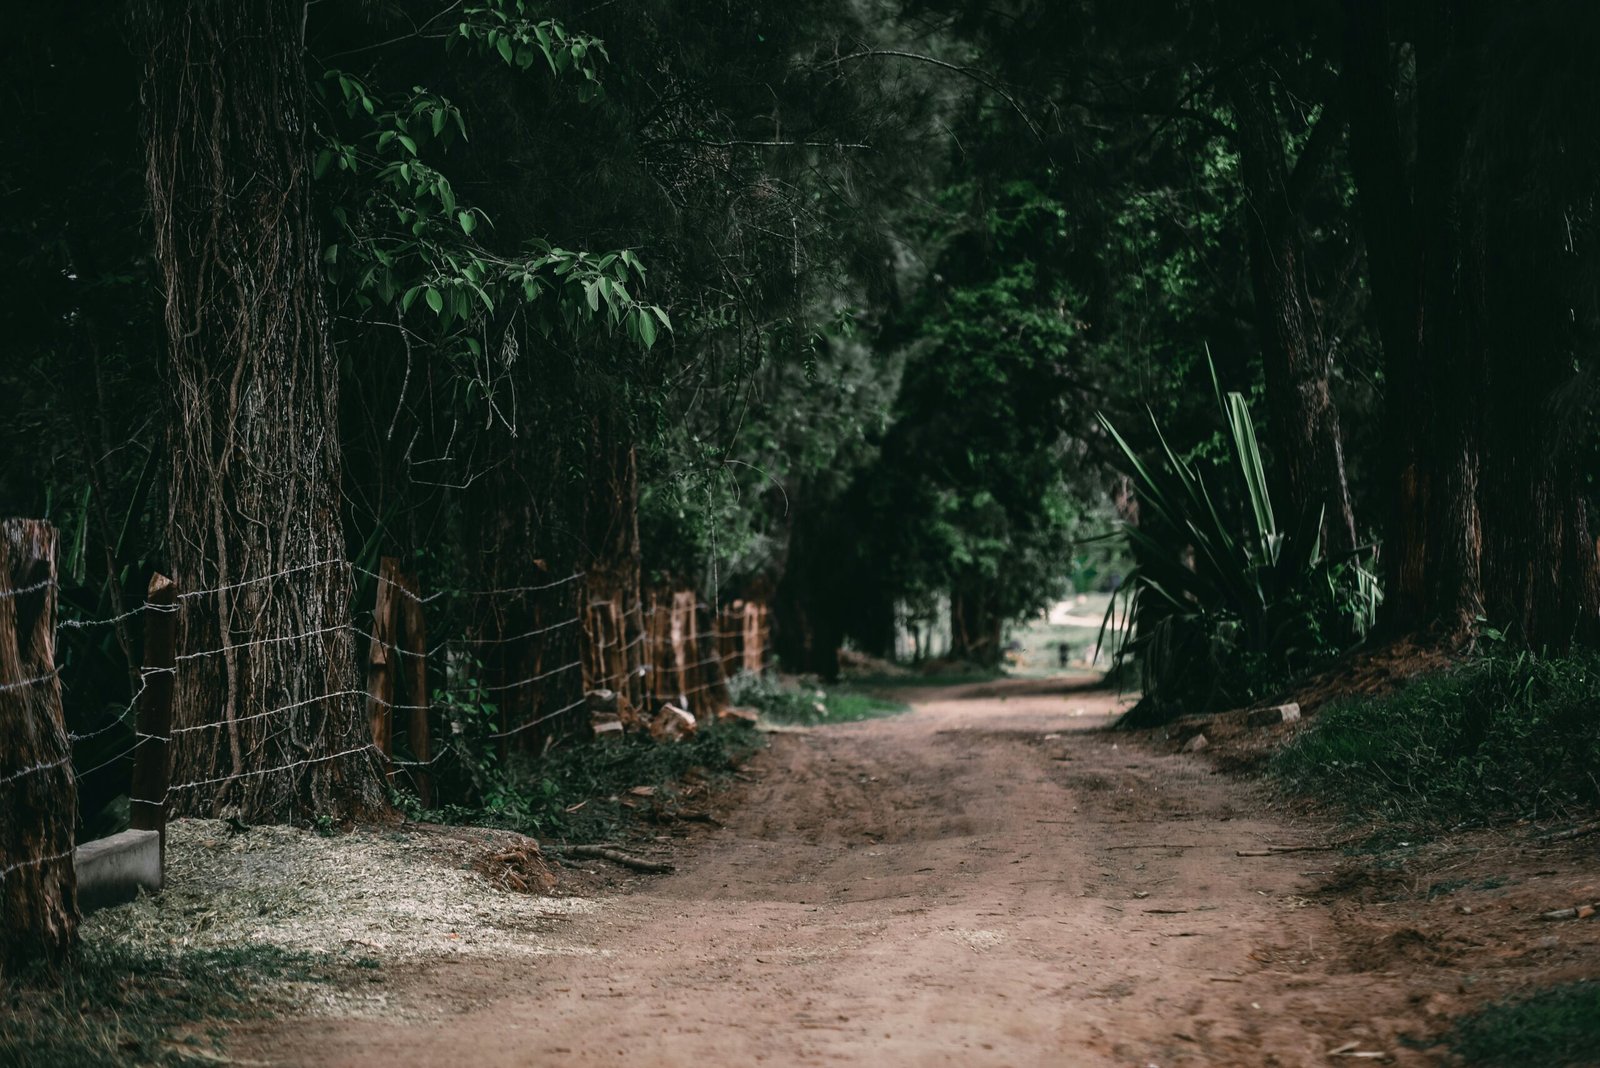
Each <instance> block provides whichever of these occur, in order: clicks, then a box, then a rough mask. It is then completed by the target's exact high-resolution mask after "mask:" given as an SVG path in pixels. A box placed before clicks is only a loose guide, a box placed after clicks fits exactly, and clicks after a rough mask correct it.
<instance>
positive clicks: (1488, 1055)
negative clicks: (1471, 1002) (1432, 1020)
mask: <svg viewBox="0 0 1600 1068" xmlns="http://www.w3.org/2000/svg"><path fill="white" fill-rule="evenodd" d="M1445 1041H1446V1042H1447V1043H1448V1044H1449V1046H1450V1048H1451V1050H1452V1051H1453V1052H1454V1053H1455V1054H1456V1055H1457V1056H1458V1057H1460V1058H1461V1059H1462V1061H1463V1062H1465V1063H1467V1064H1471V1065H1477V1066H1482V1068H1523V1066H1527V1068H1535V1066H1537V1068H1570V1066H1574V1065H1593V1064H1600V983H1572V984H1569V985H1567V986H1558V987H1553V988H1551V989H1549V990H1543V991H1540V992H1539V993H1537V994H1534V995H1532V996H1530V997H1526V998H1521V999H1519V1000H1515V1001H1504V1002H1500V1003H1499V1004H1496V1005H1490V1006H1489V1007H1488V1008H1485V1009H1481V1010H1479V1011H1478V1012H1475V1013H1473V1014H1471V1015H1470V1016H1464V1017H1462V1018H1461V1019H1459V1020H1457V1021H1456V1024H1455V1027H1454V1029H1453V1030H1452V1031H1451V1032H1450V1033H1449V1034H1448V1035H1447V1036H1445Z"/></svg>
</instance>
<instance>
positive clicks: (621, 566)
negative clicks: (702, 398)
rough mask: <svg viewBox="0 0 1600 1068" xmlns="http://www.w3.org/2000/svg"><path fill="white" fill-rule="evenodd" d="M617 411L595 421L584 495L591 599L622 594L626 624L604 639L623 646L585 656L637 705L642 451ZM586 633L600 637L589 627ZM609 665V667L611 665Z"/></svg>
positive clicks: (599, 682) (604, 684) (604, 680)
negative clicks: (640, 459)
mask: <svg viewBox="0 0 1600 1068" xmlns="http://www.w3.org/2000/svg"><path fill="white" fill-rule="evenodd" d="M621 424H622V420H621V419H619V418H618V416H617V415H616V413H615V412H612V411H605V412H602V413H600V414H598V415H596V416H595V417H594V419H593V421H592V423H591V425H592V427H593V435H592V437H591V439H590V450H589V463H588V477H587V479H586V480H585V481H586V486H585V488H586V491H587V492H586V494H585V498H584V544H585V548H584V561H583V566H584V571H585V572H587V575H588V581H587V582H586V583H585V588H586V591H587V597H588V599H589V600H591V601H594V600H609V599H611V598H613V597H617V598H620V604H621V609H622V619H621V623H622V626H621V627H620V629H617V630H616V631H615V632H612V631H611V630H609V629H607V630H606V631H604V632H602V633H601V635H600V637H602V638H603V640H605V641H607V642H611V643H620V645H621V648H620V649H592V648H591V649H589V650H588V652H587V653H586V656H587V657H588V658H589V659H590V660H591V662H592V663H594V664H595V665H596V668H597V669H601V670H599V672H598V674H597V676H596V677H595V678H594V680H593V682H594V684H595V685H596V686H598V687H600V688H602V689H610V690H616V691H617V692H619V693H621V694H624V695H625V696H626V697H627V698H628V700H629V702H630V703H632V704H634V705H635V706H636V707H637V706H639V705H642V704H643V702H644V692H643V688H642V686H641V685H640V683H641V679H640V676H639V674H638V672H637V671H635V670H634V667H635V666H636V665H639V664H642V663H643V662H644V661H643V655H642V638H643V635H644V629H645V623H644V614H643V611H644V610H643V593H644V591H643V585H642V582H643V575H642V556H643V554H642V551H641V546H640V541H639V455H638V450H637V449H636V448H635V446H634V444H633V441H632V440H631V435H630V434H627V433H626V432H625V431H624V427H623V425H621ZM584 637H585V638H586V639H588V640H592V639H594V638H595V637H596V635H595V634H594V633H592V632H590V631H589V630H588V629H587V628H586V629H585V631H584ZM607 665H609V666H607Z"/></svg>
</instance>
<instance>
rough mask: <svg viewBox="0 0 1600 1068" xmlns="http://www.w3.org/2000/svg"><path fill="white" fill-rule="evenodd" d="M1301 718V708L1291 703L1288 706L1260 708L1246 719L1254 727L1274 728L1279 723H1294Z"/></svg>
mask: <svg viewBox="0 0 1600 1068" xmlns="http://www.w3.org/2000/svg"><path fill="white" fill-rule="evenodd" d="M1299 718H1300V706H1299V705H1298V704H1296V703H1295V702H1293V701H1290V702H1289V703H1288V704H1286V705H1274V706H1273V707H1271V708H1258V709H1256V710H1255V711H1254V712H1251V713H1250V715H1249V716H1248V717H1246V719H1245V722H1246V723H1248V724H1249V725H1250V726H1252V727H1272V726H1276V725H1277V724H1279V723H1294V722H1295V721H1297V720H1298V719H1299Z"/></svg>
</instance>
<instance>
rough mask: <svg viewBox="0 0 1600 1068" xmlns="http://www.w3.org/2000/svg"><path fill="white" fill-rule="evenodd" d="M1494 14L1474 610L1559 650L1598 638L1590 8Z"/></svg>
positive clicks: (1470, 199) (1484, 125) (1596, 41)
mask: <svg viewBox="0 0 1600 1068" xmlns="http://www.w3.org/2000/svg"><path fill="white" fill-rule="evenodd" d="M1494 16H1495V17H1494V21H1493V23H1492V25H1488V26H1486V27H1485V35H1484V38H1483V39H1484V42H1485V47H1484V48H1483V49H1482V53H1481V54H1482V56H1483V60H1482V63H1483V68H1482V70H1481V71H1480V72H1479V73H1478V75H1477V78H1478V83H1479V85H1480V87H1481V88H1480V89H1479V94H1480V99H1481V109H1482V116H1481V118H1480V120H1479V122H1478V123H1477V125H1476V128H1475V129H1474V132H1473V137H1472V139H1471V141H1470V142H1469V145H1468V150H1467V153H1466V166H1465V168H1464V173H1465V175H1466V178H1465V180H1464V182H1463V185H1464V187H1465V189H1466V190H1467V194H1468V195H1467V196H1466V197H1465V198H1464V199H1465V201H1466V202H1467V203H1468V204H1470V205H1472V209H1473V218H1472V233H1473V235H1474V239H1475V242H1476V243H1477V244H1478V245H1479V246H1481V253H1480V254H1478V255H1476V256H1475V257H1474V258H1473V260H1472V261H1471V265H1472V267H1473V273H1472V275H1471V276H1470V277H1471V288H1472V292H1473V293H1474V294H1482V299H1483V301H1484V303H1485V304H1486V310H1485V314H1484V316H1483V323H1482V327H1481V330H1480V334H1481V336H1482V337H1483V339H1484V340H1483V344H1484V347H1485V350H1486V351H1485V355H1486V362H1487V371H1488V373H1487V377H1486V379H1485V383H1484V384H1485V389H1484V390H1483V398H1484V409H1485V410H1484V414H1483V485H1482V497H1481V525H1482V531H1483V535H1482V546H1483V563H1482V580H1483V598H1482V600H1483V614H1484V615H1485V616H1486V617H1487V618H1488V620H1489V621H1490V622H1491V623H1493V624H1494V625H1496V626H1500V627H1504V628H1506V629H1507V630H1509V631H1510V632H1511V633H1512V634H1514V635H1516V636H1517V637H1519V638H1521V639H1522V640H1524V641H1526V642H1527V644H1528V645H1529V646H1530V647H1531V648H1533V649H1535V650H1544V649H1548V650H1551V651H1560V650H1564V649H1566V648H1567V647H1568V646H1569V645H1571V644H1572V643H1573V642H1574V641H1575V640H1576V641H1579V642H1593V641H1594V639H1595V638H1596V637H1600V634H1597V631H1600V626H1597V623H1600V561H1597V559H1596V551H1595V542H1594V538H1593V534H1592V529H1591V526H1590V520H1589V515H1588V509H1587V506H1586V503H1585V497H1584V482H1585V479H1586V477H1587V476H1588V475H1589V474H1590V473H1591V472H1587V471H1585V470H1584V464H1583V458H1582V451H1581V448H1582V445H1583V444H1584V441H1583V435H1584V434H1586V433H1592V431H1591V429H1590V427H1591V419H1592V407H1593V404H1594V398H1595V394H1596V390H1595V385H1594V381H1595V377H1596V375H1597V374H1600V367H1597V365H1596V360H1595V355H1594V354H1595V352H1596V350H1597V348H1600V344H1597V342H1600V300H1597V297H1596V280H1597V277H1600V222H1597V221H1596V219H1595V212H1594V205H1595V204H1596V203H1597V202H1600V159H1597V158H1596V153H1595V149H1594V140H1593V132H1592V127H1593V123H1594V115H1595V109H1596V107H1600V86H1597V85H1596V79H1595V76H1594V69H1593V62H1594V59H1593V57H1594V51H1595V49H1596V48H1600V13H1596V12H1593V11H1581V10H1574V9H1573V8H1572V7H1571V6H1570V5H1562V4H1553V3H1549V2H1542V3H1529V4H1526V5H1512V6H1509V7H1506V8H1501V9H1497V10H1496V11H1495V13H1494ZM1485 21H1487V20H1485Z"/></svg>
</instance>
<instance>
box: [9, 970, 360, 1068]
mask: <svg viewBox="0 0 1600 1068" xmlns="http://www.w3.org/2000/svg"><path fill="white" fill-rule="evenodd" d="M358 963H359V962H358ZM339 966H340V965H339V963H338V962H335V961H332V960H330V959H329V958H326V957H321V956H317V955H314V954H308V953H292V952H289V951H286V950H282V949H279V948H277V947H274V946H263V945H243V946H237V947H228V948H224V949H204V950H200V949H190V950H173V951H171V952H150V951H146V950H140V949H133V948H131V947H128V946H123V945H118V944H115V943H109V944H102V943H86V944H84V945H82V946H80V947H78V949H77V950H75V951H74V953H73V954H72V956H71V958H70V959H69V960H68V961H67V963H66V964H65V965H63V966H62V967H61V969H60V970H59V971H57V972H56V973H54V974H52V973H50V972H49V971H47V970H46V969H44V968H42V967H32V968H26V969H23V970H21V971H19V972H18V973H16V974H13V975H9V976H7V977H5V978H4V979H0V1065H3V1066H5V1068H11V1066H19V1068H20V1066H23V1065H26V1066H27V1068H93V1066H99V1065H107V1066H110V1065H119V1066H120V1065H161V1066H167V1065H192V1064H194V1063H196V1062H197V1060H213V1061H216V1060H220V1059H221V1058H220V1057H219V1056H218V1055H217V1051H218V1050H219V1049H220V1046H221V1031H220V1030H219V1029H218V1028H217V1026H216V1024H217V1023H219V1022H221V1021H226V1020H238V1019H244V1018H247V1017H252V1016H262V1015H265V1014H267V1013H268V1012H269V1011H271V1006H270V1001H269V1000H268V999H264V998H263V996H262V992H263V989H264V988H265V987H267V986H269V985H270V984H272V983H282V982H295V983H306V982H312V983H324V982H332V981H334V979H335V978H336V976H335V975H334V970H335V969H336V968H337V967H339Z"/></svg>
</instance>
